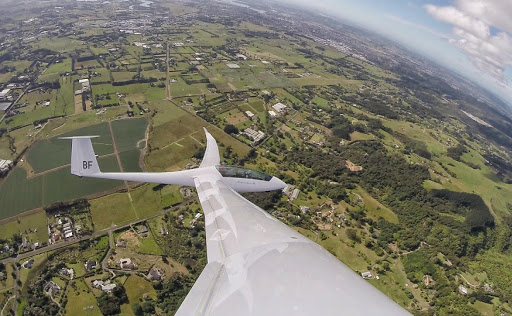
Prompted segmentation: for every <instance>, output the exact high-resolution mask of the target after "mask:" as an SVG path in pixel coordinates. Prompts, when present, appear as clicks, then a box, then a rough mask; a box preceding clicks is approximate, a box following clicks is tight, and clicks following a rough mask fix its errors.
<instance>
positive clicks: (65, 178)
mask: <svg viewBox="0 0 512 316" xmlns="http://www.w3.org/2000/svg"><path fill="white" fill-rule="evenodd" d="M129 123H133V126H134V129H133V130H132V129H129V128H127V123H125V122H124V121H114V122H113V123H112V130H113V132H114V134H115V135H118V138H119V141H120V146H121V148H120V149H118V150H120V151H122V152H121V154H120V155H121V164H122V165H123V166H126V168H128V170H133V171H138V170H140V167H139V157H140V150H139V149H136V148H137V142H138V141H139V140H143V139H144V138H145V136H144V135H145V130H146V127H147V121H146V120H144V119H135V120H131V121H130V122H129ZM71 135H73V136H79V135H99V136H100V137H99V138H95V139H93V146H94V149H95V152H96V153H97V154H98V155H99V156H100V158H99V159H98V163H99V164H100V168H101V169H102V171H104V172H109V171H110V172H116V171H120V166H119V165H118V162H117V159H116V157H115V156H114V155H112V154H113V146H112V135H111V133H110V128H109V124H107V123H101V124H97V125H92V126H88V127H84V128H82V129H78V130H74V131H69V132H66V133H64V134H62V135H59V136H54V137H52V138H50V139H47V140H41V141H38V142H36V143H35V144H34V145H33V146H32V147H31V149H30V150H29V152H28V154H27V162H28V163H29V166H26V167H25V168H20V167H18V168H15V170H14V171H13V172H12V173H11V174H10V175H9V177H7V178H6V179H5V180H4V181H3V182H1V183H0V196H1V197H2V198H1V199H0V204H1V209H2V210H5V211H3V212H2V213H1V217H0V219H3V218H7V217H10V216H14V215H16V214H18V213H20V212H23V211H27V210H30V209H34V208H38V207H43V206H45V205H48V204H51V203H55V202H58V201H63V200H71V199H76V198H79V197H83V196H88V195H93V194H95V193H99V192H104V191H108V190H112V189H114V188H116V187H119V186H120V185H121V184H122V183H121V182H120V181H109V180H102V179H90V178H89V179H80V178H77V177H75V176H73V175H71V174H70V172H69V163H70V157H71V146H70V144H69V141H65V140H60V139H58V137H62V136H71ZM27 169H28V170H30V171H31V174H29V175H28V176H27V171H26V170H27ZM20 187H23V188H24V189H23V190H20V189H19V188H20ZM22 196H23V198H22Z"/></svg>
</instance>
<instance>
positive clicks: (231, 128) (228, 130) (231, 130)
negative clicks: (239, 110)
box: [224, 124, 239, 134]
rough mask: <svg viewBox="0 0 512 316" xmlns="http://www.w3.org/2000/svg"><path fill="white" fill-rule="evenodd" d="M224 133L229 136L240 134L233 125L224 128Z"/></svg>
mask: <svg viewBox="0 0 512 316" xmlns="http://www.w3.org/2000/svg"><path fill="white" fill-rule="evenodd" d="M224 132H226V133H227V134H238V132H239V131H238V128H237V127H236V126H234V125H232V124H228V125H226V126H224Z"/></svg>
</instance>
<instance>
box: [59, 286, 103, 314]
mask: <svg viewBox="0 0 512 316" xmlns="http://www.w3.org/2000/svg"><path fill="white" fill-rule="evenodd" d="M65 315H69V316H74V315H87V316H96V315H98V316H101V315H102V314H101V312H100V310H99V308H98V305H97V302H96V298H95V297H94V295H93V294H92V292H91V291H90V290H89V288H88V287H87V285H86V284H85V281H84V279H78V280H76V281H74V285H72V286H71V288H70V289H69V292H68V303H67V304H66V313H65Z"/></svg>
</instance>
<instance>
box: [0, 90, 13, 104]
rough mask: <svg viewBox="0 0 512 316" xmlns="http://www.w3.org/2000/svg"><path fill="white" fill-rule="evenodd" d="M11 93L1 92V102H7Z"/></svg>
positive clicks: (7, 91)
mask: <svg viewBox="0 0 512 316" xmlns="http://www.w3.org/2000/svg"><path fill="white" fill-rule="evenodd" d="M9 92H11V89H4V90H2V92H0V101H7V98H8V97H9Z"/></svg>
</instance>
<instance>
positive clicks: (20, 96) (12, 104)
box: [0, 55, 60, 123]
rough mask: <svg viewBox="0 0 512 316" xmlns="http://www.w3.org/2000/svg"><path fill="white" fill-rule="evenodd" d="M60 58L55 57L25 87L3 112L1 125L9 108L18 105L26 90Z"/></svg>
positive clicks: (0, 119)
mask: <svg viewBox="0 0 512 316" xmlns="http://www.w3.org/2000/svg"><path fill="white" fill-rule="evenodd" d="M58 57H60V55H59V56H56V57H55V58H53V60H52V61H51V62H50V63H49V64H48V66H47V67H46V69H45V70H43V72H41V74H40V75H39V76H37V78H36V79H34V80H33V81H32V82H30V83H29V85H28V86H27V88H26V89H25V90H23V92H22V93H21V94H20V95H19V97H18V98H17V99H16V101H14V102H13V103H11V106H9V107H8V108H7V109H6V110H5V112H4V115H2V118H0V123H2V121H3V120H4V119H5V116H6V115H7V113H9V111H10V110H11V108H12V107H13V106H14V105H15V104H16V103H18V101H19V100H21V98H22V97H23V96H24V95H25V93H27V92H28V90H29V89H30V87H32V85H33V84H34V82H36V81H37V79H39V77H41V76H42V75H44V73H45V72H46V70H48V68H50V66H51V65H52V64H53V63H54V62H55V60H56V59H57V58H58Z"/></svg>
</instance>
